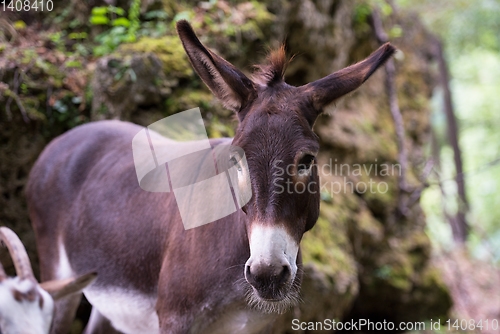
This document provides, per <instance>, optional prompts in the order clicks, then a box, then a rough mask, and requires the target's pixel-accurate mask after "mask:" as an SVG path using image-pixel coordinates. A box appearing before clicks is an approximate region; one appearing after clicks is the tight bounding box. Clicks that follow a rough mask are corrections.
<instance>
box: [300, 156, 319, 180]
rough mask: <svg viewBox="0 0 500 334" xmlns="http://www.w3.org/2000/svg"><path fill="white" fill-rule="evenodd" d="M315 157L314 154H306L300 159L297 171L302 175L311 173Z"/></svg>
mask: <svg viewBox="0 0 500 334" xmlns="http://www.w3.org/2000/svg"><path fill="white" fill-rule="evenodd" d="M314 161H315V158H314V156H313V155H310V154H306V155H304V156H303V157H302V158H301V159H300V160H299V164H298V165H297V171H298V174H299V175H300V176H302V175H306V174H309V172H310V171H311V167H312V165H313V164H314Z"/></svg>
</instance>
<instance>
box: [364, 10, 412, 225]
mask: <svg viewBox="0 0 500 334" xmlns="http://www.w3.org/2000/svg"><path fill="white" fill-rule="evenodd" d="M372 24H373V30H374V32H375V36H376V38H377V41H378V43H379V44H381V45H382V44H384V43H387V42H388V41H389V37H388V36H387V34H386V33H385V31H384V27H383V26H382V20H381V19H380V14H379V12H378V10H377V9H374V10H373V12H372ZM385 69H386V89H387V95H388V96H389V108H390V110H391V115H392V118H393V120H394V126H395V129H396V136H397V140H398V150H399V154H398V160H399V164H400V165H401V175H400V176H399V189H400V190H401V191H403V192H409V189H408V186H407V184H406V171H407V169H408V153H407V151H406V146H405V128H404V122H403V116H402V115H401V111H400V110H399V104H398V96H397V91H396V84H395V79H394V77H395V76H396V67H395V66H394V60H393V59H392V58H391V59H389V60H388V61H387V63H386V65H385ZM398 208H399V211H400V212H401V213H402V214H403V215H405V216H406V213H407V211H408V209H407V206H406V204H405V203H404V201H403V199H402V197H400V200H399V205H398Z"/></svg>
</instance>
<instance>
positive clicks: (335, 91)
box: [301, 43, 396, 113]
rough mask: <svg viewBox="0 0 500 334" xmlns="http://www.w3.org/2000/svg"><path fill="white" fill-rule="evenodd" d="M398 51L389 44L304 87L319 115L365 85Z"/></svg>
mask: <svg viewBox="0 0 500 334" xmlns="http://www.w3.org/2000/svg"><path fill="white" fill-rule="evenodd" d="M395 51H396V49H395V48H394V47H393V46H392V45H391V44H389V43H386V44H384V45H382V46H381V47H380V48H378V50H377V51H375V52H373V53H372V54H371V55H370V56H368V58H366V59H365V60H363V61H361V62H359V63H357V64H354V65H351V66H349V67H346V68H344V69H342V70H340V71H337V72H335V73H332V74H330V75H328V76H326V77H324V78H322V79H319V80H316V81H314V82H311V83H309V84H307V85H304V86H302V87H301V88H302V89H303V92H304V93H306V94H307V96H308V97H309V98H310V99H311V101H312V103H313V106H314V108H315V109H316V111H317V112H318V113H320V112H322V110H323V108H324V107H325V106H327V105H329V104H330V103H332V102H333V101H335V100H336V99H338V98H340V97H342V96H344V95H346V94H348V93H350V92H352V91H353V90H355V89H356V88H358V87H359V86H361V84H363V83H364V82H365V81H366V80H367V79H368V78H369V77H370V76H371V75H372V74H373V72H375V71H376V70H377V69H378V68H379V67H380V66H382V65H383V64H384V63H385V62H386V61H387V60H388V59H389V58H390V57H391V56H392V55H393V54H394V52H395Z"/></svg>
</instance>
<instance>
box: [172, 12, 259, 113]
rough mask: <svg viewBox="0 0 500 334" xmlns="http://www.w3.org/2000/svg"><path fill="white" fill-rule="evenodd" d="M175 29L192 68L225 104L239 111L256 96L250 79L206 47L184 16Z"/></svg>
mask: <svg viewBox="0 0 500 334" xmlns="http://www.w3.org/2000/svg"><path fill="white" fill-rule="evenodd" d="M177 33H178V34H179V37H180V39H181V41H182V45H183V46H184V50H186V53H187V55H188V58H189V61H190V62H191V64H192V65H193V67H194V69H195V70H196V72H197V73H198V75H199V76H200V77H201V79H202V80H203V82H205V84H206V85H207V86H208V88H210V90H211V91H212V93H214V95H215V96H216V97H217V98H218V99H219V100H221V102H222V103H223V104H224V106H226V108H228V109H231V110H233V111H239V110H241V109H242V108H243V107H245V106H246V105H247V104H248V103H249V102H250V101H251V100H252V99H254V98H255V96H256V89H255V85H254V83H253V82H252V80H250V79H249V78H247V77H246V76H245V75H244V74H243V73H241V72H240V71H239V70H238V69H237V68H236V67H234V66H233V65H231V64H230V63H229V62H228V61H226V60H225V59H223V58H221V57H219V56H218V55H216V54H215V53H213V52H212V51H210V50H208V49H207V48H205V47H204V46H203V44H201V42H200V40H199V39H198V37H196V34H195V33H194V31H193V28H191V25H190V24H189V23H188V22H187V21H186V20H180V21H179V22H177Z"/></svg>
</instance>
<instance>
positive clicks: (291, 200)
mask: <svg viewBox="0 0 500 334" xmlns="http://www.w3.org/2000/svg"><path fill="white" fill-rule="evenodd" d="M177 31H178V33H179V36H180V39H181V41H182V44H183V45H184V48H185V50H186V53H187V55H188V57H189V60H190V61H191V64H192V65H193V67H194V68H195V70H196V72H197V73H198V75H199V76H200V77H201V79H202V80H203V81H204V82H205V84H206V85H207V86H208V88H210V90H211V91H212V92H213V93H214V95H215V96H216V97H218V98H219V99H220V100H221V101H222V103H223V104H224V105H225V106H226V107H227V108H229V109H231V110H233V111H234V112H236V113H237V115H238V119H239V121H240V123H239V126H238V129H237V131H236V135H235V138H234V140H233V145H235V146H239V147H240V148H242V149H243V151H244V152H245V157H246V159H247V163H248V170H246V169H245V167H244V166H240V168H239V169H238V170H239V172H240V173H242V175H241V178H242V179H245V178H246V176H245V175H244V174H246V173H247V175H249V176H250V180H251V187H252V198H251V199H250V201H249V202H248V203H247V204H246V205H245V206H244V207H243V211H244V212H245V213H246V214H247V217H248V219H247V226H246V229H247V233H248V237H249V241H250V258H249V259H248V261H247V262H246V265H245V278H246V281H247V282H248V283H249V284H250V285H251V288H250V289H249V298H250V302H251V303H253V304H255V305H256V306H258V307H259V308H261V309H262V310H264V311H268V312H272V311H277V312H281V311H283V310H285V309H286V308H287V307H288V306H289V305H290V304H291V303H292V302H293V301H294V300H295V299H296V296H297V287H298V285H299V283H298V282H299V277H298V275H297V255H298V250H299V243H300V240H301V239H302V235H303V234H304V232H306V231H307V230H309V229H311V228H312V227H313V226H314V224H315V223H316V220H317V219H318V215H319V204H320V194H319V176H318V170H317V166H316V164H315V162H316V155H317V153H318V149H319V143H318V137H317V136H316V135H315V134H314V132H313V131H312V126H313V124H314V122H315V120H316V118H317V116H318V115H319V114H320V113H321V112H322V111H323V108H324V107H325V106H327V105H329V104H330V103H332V102H334V101H335V100H336V99H338V98H339V97H341V96H343V95H345V94H347V93H349V92H351V91H353V90H355V89H356V88H358V87H359V86H360V85H361V84H362V83H363V82H364V81H366V80H367V79H368V78H369V77H370V75H371V74H372V73H373V72H374V71H375V70H376V69H377V68H379V67H380V66H381V65H382V64H384V62H385V61H386V60H387V59H389V57H390V56H391V55H392V54H393V53H394V51H395V49H394V47H392V46H391V45H390V44H385V45H384V46H382V47H380V48H379V49H378V50H377V51H375V52H374V53H373V54H371V55H370V56H369V57H368V58H367V59H365V60H364V61H362V62H360V63H357V64H355V65H352V66H349V67H347V68H345V69H343V70H340V71H338V72H335V73H333V74H330V75H328V76H327V77H325V78H322V79H319V80H317V81H315V82H312V83H309V84H307V85H304V86H301V87H293V86H290V85H288V84H286V83H285V81H284V72H285V69H286V65H287V61H286V57H285V51H284V48H281V49H280V50H278V51H276V52H273V53H271V54H270V56H269V58H268V61H269V63H268V64H267V65H262V66H258V69H259V70H258V71H257V73H256V74H255V75H254V76H253V77H252V79H249V78H248V77H246V76H245V75H244V74H243V73H242V72H241V71H239V70H238V69H237V68H235V67H234V66H233V65H231V64H230V63H229V62H227V61H226V60H224V59H222V58H221V57H219V56H218V55H216V54H215V53H213V52H212V51H210V50H208V49H207V48H205V47H204V46H203V44H201V42H200V41H199V40H198V38H197V37H196V35H195V33H194V32H193V30H192V28H191V26H190V25H189V23H188V22H186V21H179V22H178V23H177ZM243 183H244V182H243ZM299 276H300V275H299Z"/></svg>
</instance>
